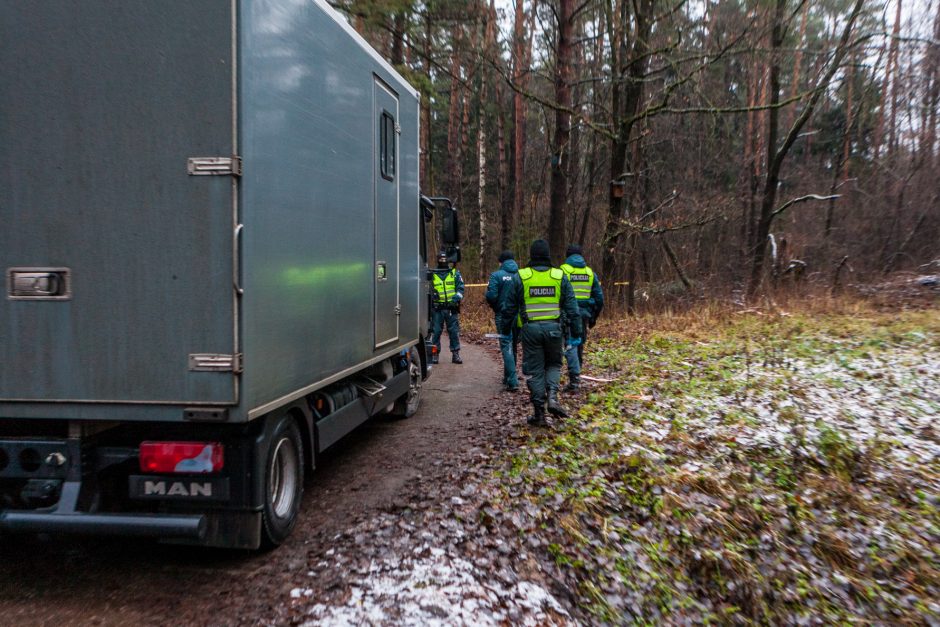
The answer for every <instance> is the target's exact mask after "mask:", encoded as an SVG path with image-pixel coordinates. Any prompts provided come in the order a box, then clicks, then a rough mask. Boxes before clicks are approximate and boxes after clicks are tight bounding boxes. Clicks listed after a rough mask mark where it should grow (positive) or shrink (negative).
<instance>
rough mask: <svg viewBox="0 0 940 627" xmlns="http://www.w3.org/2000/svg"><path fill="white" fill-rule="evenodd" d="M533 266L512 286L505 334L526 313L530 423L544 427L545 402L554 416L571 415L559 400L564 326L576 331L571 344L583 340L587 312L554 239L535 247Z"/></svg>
mask: <svg viewBox="0 0 940 627" xmlns="http://www.w3.org/2000/svg"><path fill="white" fill-rule="evenodd" d="M529 258H530V260H529V266H528V267H526V268H523V269H521V270H519V273H518V274H517V275H516V276H515V277H513V280H512V289H511V290H510V293H509V297H508V298H507V299H506V303H505V304H504V305H503V307H502V309H501V311H500V316H499V327H498V328H499V332H500V334H502V335H504V336H508V335H510V334H511V333H512V327H513V324H515V322H516V316H521V317H522V334H521V335H522V372H523V373H524V374H525V375H527V376H528V380H527V381H526V383H527V385H528V386H529V397H530V399H531V400H532V407H533V414H532V415H531V416H529V419H528V422H529V424H530V425H533V426H539V427H544V426H547V424H548V423H547V422H546V421H545V406H546V401H547V403H548V411H549V413H551V414H552V415H553V416H561V417H565V416H567V415H568V413H567V412H566V411H565V408H564V407H562V406H561V404H560V403H559V402H558V384H559V382H560V380H561V360H562V350H563V346H564V342H565V339H564V331H563V329H564V325H565V323H567V325H568V328H569V330H570V331H571V334H572V336H573V337H572V340H571V343H572V344H574V345H577V343H579V342H580V338H581V315H580V312H579V311H578V301H577V300H576V299H575V297H574V289H573V288H572V287H571V283H570V282H569V281H568V279H567V277H565V273H564V271H563V270H561V269H560V268H554V267H552V261H551V253H550V250H549V247H548V242H546V241H545V240H543V239H537V240H535V241H534V242H532V246H531V248H530V249H529Z"/></svg>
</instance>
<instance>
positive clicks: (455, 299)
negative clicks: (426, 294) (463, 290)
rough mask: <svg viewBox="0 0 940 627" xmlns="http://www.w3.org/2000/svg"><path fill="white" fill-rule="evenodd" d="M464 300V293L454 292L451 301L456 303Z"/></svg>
mask: <svg viewBox="0 0 940 627" xmlns="http://www.w3.org/2000/svg"><path fill="white" fill-rule="evenodd" d="M462 300H463V294H454V297H453V298H451V299H450V302H452V303H455V304H456V303H459V302H460V301H462Z"/></svg>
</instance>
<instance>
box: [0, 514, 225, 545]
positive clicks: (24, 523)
mask: <svg viewBox="0 0 940 627" xmlns="http://www.w3.org/2000/svg"><path fill="white" fill-rule="evenodd" d="M0 533H76V534H89V535H114V536H133V537H152V538H165V539H170V538H179V539H193V540H201V539H202V538H203V537H204V536H205V534H206V517H205V516H202V515H196V516H174V515H162V514H137V515H134V514H81V513H74V514H49V513H38V512H27V511H5V512H0Z"/></svg>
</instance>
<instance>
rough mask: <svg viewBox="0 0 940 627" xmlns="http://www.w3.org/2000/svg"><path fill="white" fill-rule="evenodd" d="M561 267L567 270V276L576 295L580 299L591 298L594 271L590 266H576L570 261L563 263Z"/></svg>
mask: <svg viewBox="0 0 940 627" xmlns="http://www.w3.org/2000/svg"><path fill="white" fill-rule="evenodd" d="M561 269H562V270H564V271H565V276H567V277H568V281H570V282H571V287H572V288H573V289H574V297H575V298H577V299H578V300H590V298H591V286H592V285H594V271H593V270H591V268H589V267H588V266H584V267H583V268H575V267H574V266H573V265H571V264H570V263H563V264H561Z"/></svg>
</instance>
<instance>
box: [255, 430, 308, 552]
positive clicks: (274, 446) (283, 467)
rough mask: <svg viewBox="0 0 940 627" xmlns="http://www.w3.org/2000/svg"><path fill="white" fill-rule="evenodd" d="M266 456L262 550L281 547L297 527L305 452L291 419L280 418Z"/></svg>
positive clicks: (301, 495) (302, 486) (302, 487)
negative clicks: (295, 526) (263, 548)
mask: <svg viewBox="0 0 940 627" xmlns="http://www.w3.org/2000/svg"><path fill="white" fill-rule="evenodd" d="M277 421H278V422H277V424H276V425H275V426H274V430H273V433H272V436H271V440H270V446H268V450H267V454H266V455H265V456H264V458H263V459H264V469H263V476H264V508H263V510H262V514H261V523H262V525H261V528H262V538H261V541H262V546H264V547H265V548H269V549H270V548H274V547H276V546H278V545H280V544H281V543H282V542H284V540H286V539H287V537H288V536H289V535H290V532H291V531H292V530H293V529H294V525H295V524H296V523H297V514H298V513H299V512H300V503H301V500H302V497H303V493H304V462H303V460H304V448H303V440H301V437H300V430H299V429H298V428H297V423H296V422H295V421H294V419H293V418H292V417H291V416H290V415H286V414H285V415H283V416H280V417H279V418H277Z"/></svg>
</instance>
